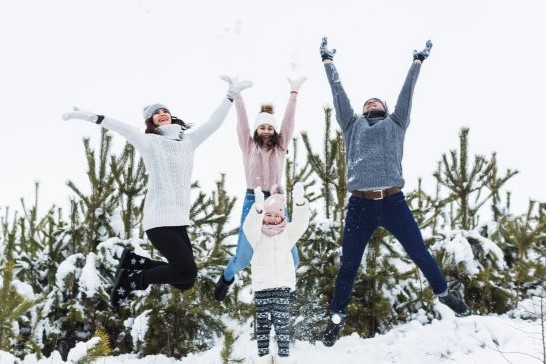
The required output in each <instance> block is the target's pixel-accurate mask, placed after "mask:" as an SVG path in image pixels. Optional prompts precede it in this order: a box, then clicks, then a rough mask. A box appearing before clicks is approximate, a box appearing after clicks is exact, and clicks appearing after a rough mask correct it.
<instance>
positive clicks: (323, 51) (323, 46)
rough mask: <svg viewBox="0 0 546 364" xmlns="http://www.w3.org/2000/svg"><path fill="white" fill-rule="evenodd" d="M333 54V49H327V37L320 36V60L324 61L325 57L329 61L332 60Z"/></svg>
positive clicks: (334, 51)
mask: <svg viewBox="0 0 546 364" xmlns="http://www.w3.org/2000/svg"><path fill="white" fill-rule="evenodd" d="M335 54H336V50H335V49H332V50H330V49H328V38H326V37H322V42H321V43H320V56H321V58H322V60H323V61H324V60H325V59H329V60H330V61H332V60H333V59H334V55H335Z"/></svg>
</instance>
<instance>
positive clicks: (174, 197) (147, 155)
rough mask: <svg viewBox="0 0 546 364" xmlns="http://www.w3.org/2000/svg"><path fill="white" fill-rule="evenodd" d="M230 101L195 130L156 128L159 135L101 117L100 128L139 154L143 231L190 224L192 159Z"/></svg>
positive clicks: (225, 114)
mask: <svg viewBox="0 0 546 364" xmlns="http://www.w3.org/2000/svg"><path fill="white" fill-rule="evenodd" d="M231 105H232V102H231V101H229V100H228V99H224V100H223V101H222V103H221V104H220V106H218V108H217V109H216V110H215V111H214V113H213V114H212V115H211V117H210V118H209V120H208V121H207V122H206V123H204V124H203V125H201V126H199V127H198V128H196V129H195V130H191V131H188V132H186V131H185V132H184V133H181V132H182V128H181V127H180V125H177V124H171V125H165V126H160V127H159V130H160V131H161V133H162V135H157V134H144V133H143V132H142V131H140V130H138V129H136V128H134V127H133V126H131V125H129V124H127V123H124V122H121V121H117V120H113V119H111V118H107V117H105V118H104V119H103V121H102V122H101V124H100V125H101V126H103V127H105V128H106V129H108V130H112V131H115V132H117V133H119V134H121V135H122V136H123V137H125V138H126V139H127V141H128V142H129V143H131V144H132V145H133V146H134V147H135V148H136V150H137V151H138V152H139V153H140V154H141V156H142V159H143V160H144V164H145V166H146V172H147V173H148V176H149V177H148V193H147V194H146V201H145V202H144V221H143V226H144V230H149V229H152V228H155V227H160V226H182V225H190V207H191V202H190V190H191V173H192V169H193V156H194V151H195V148H197V147H198V146H199V145H200V144H201V143H202V142H203V141H204V140H205V139H206V138H207V137H208V136H210V135H211V134H212V133H213V132H214V131H216V130H217V129H218V128H219V127H220V125H222V122H223V121H224V120H225V118H226V116H227V113H228V111H229V110H230V108H231Z"/></svg>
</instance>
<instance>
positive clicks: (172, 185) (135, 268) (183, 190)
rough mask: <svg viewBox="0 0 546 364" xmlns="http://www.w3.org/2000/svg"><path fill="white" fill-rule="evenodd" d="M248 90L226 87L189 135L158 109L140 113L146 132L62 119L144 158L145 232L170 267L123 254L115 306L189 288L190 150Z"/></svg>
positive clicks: (113, 123) (100, 119)
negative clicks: (113, 137) (151, 292)
mask: <svg viewBox="0 0 546 364" xmlns="http://www.w3.org/2000/svg"><path fill="white" fill-rule="evenodd" d="M251 85H252V84H251V83H250V82H248V81H242V82H240V83H236V84H232V85H230V88H229V90H228V93H227V97H225V98H224V99H223V100H222V102H221V103H220V105H219V106H218V107H217V109H216V110H215V111H214V113H213V114H212V115H211V117H210V119H209V120H208V121H207V122H205V123H203V124H202V125H201V126H199V127H197V128H195V130H192V131H191V132H186V129H188V126H187V125H186V124H185V123H184V122H182V120H180V119H178V118H176V117H173V116H172V115H171V113H170V111H169V109H168V108H167V107H165V106H164V105H162V104H153V105H150V106H147V107H146V108H145V109H144V120H145V123H146V131H145V133H142V132H141V131H139V130H137V129H136V128H134V127H133V126H132V125H129V124H127V123H124V122H121V121H117V120H114V119H112V118H109V117H105V116H103V115H97V114H95V113H92V112H88V111H82V110H79V109H76V108H75V109H74V111H73V112H68V113H66V114H64V115H63V119H65V120H71V119H80V120H85V121H89V122H94V123H97V124H100V125H101V126H102V127H104V128H106V129H108V130H112V131H115V132H117V133H119V134H120V135H122V136H123V137H125V138H126V139H127V141H128V142H129V143H131V144H132V145H133V146H134V147H135V148H136V150H137V151H138V152H139V153H140V155H141V156H142V158H143V160H144V164H145V166H146V172H147V173H148V192H147V194H146V200H145V203H144V217H143V227H144V230H145V231H146V235H147V236H148V238H149V240H150V242H151V243H152V245H153V246H154V247H155V248H156V249H157V250H158V251H159V252H161V254H163V255H164V256H165V258H167V261H168V263H165V262H160V261H152V260H151V259H149V258H144V257H141V256H138V255H136V254H134V253H133V252H132V251H130V250H129V249H125V250H124V251H123V253H122V256H121V259H120V263H119V266H118V270H117V272H116V276H115V283H114V285H113V287H112V291H111V293H110V302H111V304H112V305H113V306H114V307H119V306H120V305H121V304H124V303H126V302H127V299H128V298H129V294H130V293H131V292H132V291H134V290H141V289H146V288H147V287H148V285H149V284H162V283H167V284H171V285H173V286H175V287H176V288H178V289H181V290H187V289H190V288H191V287H192V286H193V284H194V282H195V278H196V277H197V266H196V264H195V260H194V258H193V253H192V247H191V243H190V240H189V237H188V233H187V226H188V225H190V207H191V202H190V190H191V173H192V168H193V157H194V151H195V149H196V148H197V147H198V146H199V145H200V144H201V143H202V142H203V141H204V140H205V139H206V138H208V137H209V136H210V135H211V134H212V133H213V132H214V131H216V130H217V129H218V128H219V127H220V125H222V122H223V121H224V119H225V118H226V116H227V113H228V111H229V110H230V108H231V105H232V103H233V99H234V98H235V96H236V95H237V94H239V92H241V91H242V90H243V89H245V88H248V87H250V86H251Z"/></svg>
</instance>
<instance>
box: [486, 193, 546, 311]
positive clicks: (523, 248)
mask: <svg viewBox="0 0 546 364" xmlns="http://www.w3.org/2000/svg"><path fill="white" fill-rule="evenodd" d="M496 233H497V234H496V235H498V238H499V240H500V246H501V248H502V250H503V252H504V258H505V261H506V264H507V267H508V270H509V273H510V276H511V277H512V281H513V283H514V287H513V288H514V290H515V296H516V305H517V303H518V302H519V301H520V300H522V299H525V298H528V297H529V296H530V294H529V292H534V290H535V288H536V287H537V286H538V287H540V286H541V285H544V284H545V282H546V265H545V264H544V257H545V256H546V254H545V253H546V251H545V250H546V249H545V246H546V244H545V242H546V218H544V215H541V204H538V203H537V202H536V201H529V207H528V209H527V213H526V214H524V215H521V216H517V217H513V216H506V217H504V218H502V219H501V220H500V221H499V228H498V230H497V232H496Z"/></svg>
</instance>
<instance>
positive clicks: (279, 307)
mask: <svg viewBox="0 0 546 364" xmlns="http://www.w3.org/2000/svg"><path fill="white" fill-rule="evenodd" d="M290 302H291V300H290V289H289V288H273V289H264V290H263V291H257V292H255V297H254V304H255V305H256V321H257V325H256V339H257V341H258V355H259V356H263V355H267V354H269V332H270V331H271V324H273V325H274V326H275V335H276V337H277V345H278V347H279V352H278V354H279V356H288V355H289V354H290V349H289V347H288V345H289V344H290V331H289V321H290Z"/></svg>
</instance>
